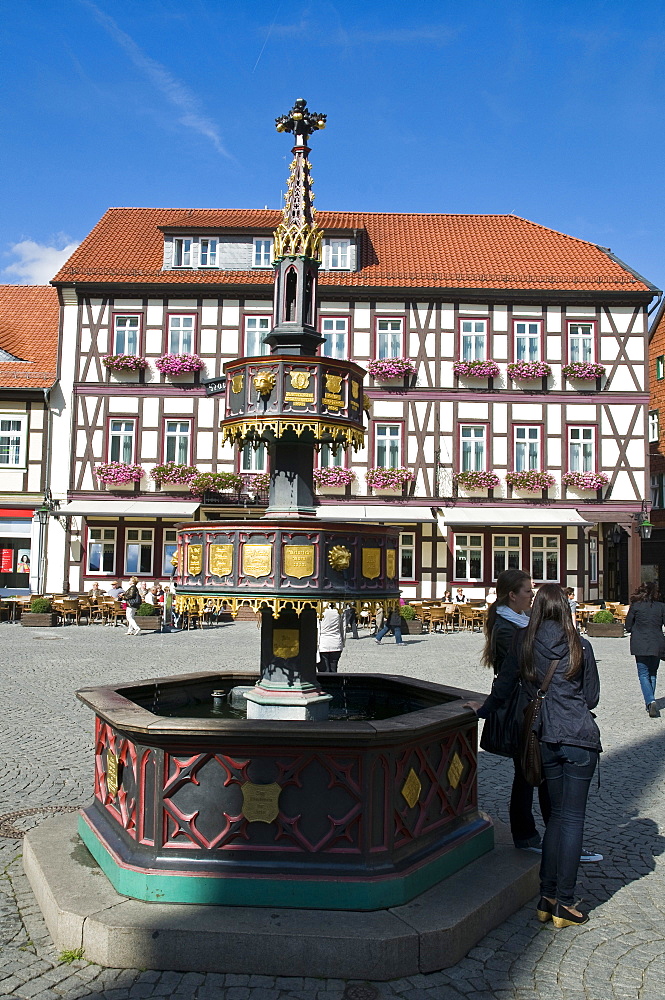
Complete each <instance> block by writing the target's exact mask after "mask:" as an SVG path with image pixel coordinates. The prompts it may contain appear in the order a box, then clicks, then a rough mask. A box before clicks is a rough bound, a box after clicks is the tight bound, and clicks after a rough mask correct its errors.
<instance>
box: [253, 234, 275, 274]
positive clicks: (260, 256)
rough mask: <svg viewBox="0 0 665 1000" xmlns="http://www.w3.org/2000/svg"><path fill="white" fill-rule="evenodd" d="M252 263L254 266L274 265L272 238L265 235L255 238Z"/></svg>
mask: <svg viewBox="0 0 665 1000" xmlns="http://www.w3.org/2000/svg"><path fill="white" fill-rule="evenodd" d="M252 265H253V266H254V267H271V266H272V240H270V239H266V237H265V236H260V237H256V238H255V239H254V252H253V255H252Z"/></svg>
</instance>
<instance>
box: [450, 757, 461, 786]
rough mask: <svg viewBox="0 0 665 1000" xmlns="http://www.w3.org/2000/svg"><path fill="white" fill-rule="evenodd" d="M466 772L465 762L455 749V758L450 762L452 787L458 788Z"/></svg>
mask: <svg viewBox="0 0 665 1000" xmlns="http://www.w3.org/2000/svg"><path fill="white" fill-rule="evenodd" d="M463 773H464V764H463V763H462V761H461V760H460V756H459V754H458V753H457V751H455V753H454V754H453V759H452V760H451V762H450V767H449V768H448V781H449V782H450V787H451V788H457V786H458V785H459V783H460V780H461V778H462V774H463Z"/></svg>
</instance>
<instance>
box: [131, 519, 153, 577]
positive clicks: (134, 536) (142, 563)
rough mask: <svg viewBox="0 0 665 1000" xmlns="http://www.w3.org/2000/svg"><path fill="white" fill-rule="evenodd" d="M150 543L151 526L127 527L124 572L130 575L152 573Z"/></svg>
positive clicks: (151, 539)
mask: <svg viewBox="0 0 665 1000" xmlns="http://www.w3.org/2000/svg"><path fill="white" fill-rule="evenodd" d="M152 543H153V529H152V528H127V536H126V539H125V573H127V574H128V575H132V576H150V575H152Z"/></svg>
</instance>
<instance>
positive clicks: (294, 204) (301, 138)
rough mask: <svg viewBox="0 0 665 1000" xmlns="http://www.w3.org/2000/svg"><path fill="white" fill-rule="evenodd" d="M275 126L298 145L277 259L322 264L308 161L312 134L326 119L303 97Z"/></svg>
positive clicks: (279, 229) (276, 245)
mask: <svg viewBox="0 0 665 1000" xmlns="http://www.w3.org/2000/svg"><path fill="white" fill-rule="evenodd" d="M275 125H276V127H277V131H278V132H292V133H293V136H294V139H295V145H294V147H293V150H292V152H293V160H292V162H291V173H290V174H289V180H288V186H287V191H286V194H285V196H284V200H285V202H286V204H285V205H284V209H283V212H282V221H281V222H280V224H279V226H278V227H277V229H276V231H275V242H274V259H275V261H278V260H282V259H283V258H285V257H308V258H310V259H311V260H316V261H320V260H321V238H322V232H321V230H320V229H319V228H318V227H317V225H316V222H315V219H314V217H315V214H316V213H315V211H314V206H313V204H312V202H313V201H314V195H313V194H312V184H313V181H312V177H311V174H310V166H311V165H310V162H309V160H308V159H307V154H308V153H309V147H308V145H307V140H308V139H309V137H310V135H311V134H312V132H316V131H318V130H319V129H322V128H325V127H326V116H325V115H319V114H314V113H313V112H311V111H309V110H308V109H307V101H306V100H305V98H304V97H299V98H298V100H297V101H296V102H295V104H294V105H293V107H292V108H291V110H290V111H289V113H288V115H282V116H281V117H280V118H276V119H275Z"/></svg>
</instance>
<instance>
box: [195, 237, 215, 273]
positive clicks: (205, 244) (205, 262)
mask: <svg viewBox="0 0 665 1000" xmlns="http://www.w3.org/2000/svg"><path fill="white" fill-rule="evenodd" d="M199 266H200V267H216V266H217V240H209V239H202V240H201V243H200V245H199Z"/></svg>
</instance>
